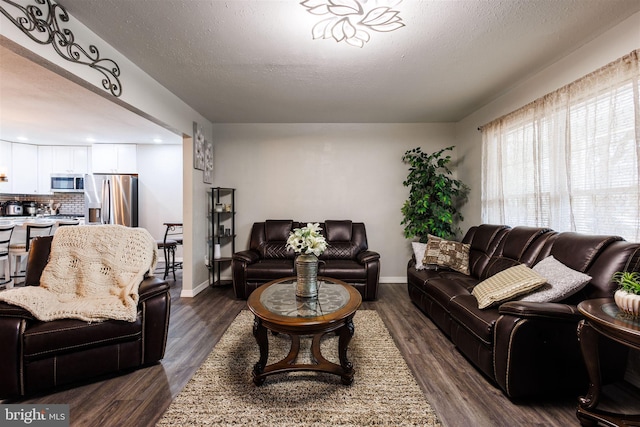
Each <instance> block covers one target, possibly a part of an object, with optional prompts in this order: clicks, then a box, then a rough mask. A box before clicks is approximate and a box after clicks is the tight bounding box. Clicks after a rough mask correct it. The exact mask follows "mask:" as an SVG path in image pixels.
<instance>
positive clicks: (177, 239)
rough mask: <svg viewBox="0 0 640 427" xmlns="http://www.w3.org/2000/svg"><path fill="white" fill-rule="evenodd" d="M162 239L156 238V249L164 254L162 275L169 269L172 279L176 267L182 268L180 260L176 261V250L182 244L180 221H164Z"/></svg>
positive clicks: (165, 275) (167, 273)
mask: <svg viewBox="0 0 640 427" xmlns="http://www.w3.org/2000/svg"><path fill="white" fill-rule="evenodd" d="M164 226H165V227H166V228H165V232H164V239H162V240H157V241H156V243H157V244H158V250H162V252H163V254H164V277H163V279H166V278H167V276H168V275H169V270H171V272H172V273H173V280H176V269H180V268H182V262H176V251H177V249H178V246H181V245H182V240H183V235H182V223H181V222H165V223H164Z"/></svg>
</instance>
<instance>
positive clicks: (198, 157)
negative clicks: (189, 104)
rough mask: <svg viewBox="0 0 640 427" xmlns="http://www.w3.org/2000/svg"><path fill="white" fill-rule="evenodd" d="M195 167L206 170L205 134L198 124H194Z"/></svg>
mask: <svg viewBox="0 0 640 427" xmlns="http://www.w3.org/2000/svg"><path fill="white" fill-rule="evenodd" d="M193 167H194V168H195V169H198V170H204V133H203V132H202V126H200V125H199V124H198V123H196V122H193Z"/></svg>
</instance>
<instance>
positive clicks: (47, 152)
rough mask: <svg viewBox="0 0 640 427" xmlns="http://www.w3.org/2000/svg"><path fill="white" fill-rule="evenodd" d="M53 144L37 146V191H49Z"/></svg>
mask: <svg viewBox="0 0 640 427" xmlns="http://www.w3.org/2000/svg"><path fill="white" fill-rule="evenodd" d="M53 148H54V147H53V146H51V145H39V146H38V193H39V194H52V193H51V174H52V173H53Z"/></svg>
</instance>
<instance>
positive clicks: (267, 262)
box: [232, 220, 380, 300]
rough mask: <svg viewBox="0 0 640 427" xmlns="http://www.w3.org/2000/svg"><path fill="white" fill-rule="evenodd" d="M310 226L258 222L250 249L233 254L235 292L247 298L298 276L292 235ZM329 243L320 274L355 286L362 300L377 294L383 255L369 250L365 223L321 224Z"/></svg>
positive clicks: (373, 297) (323, 256) (283, 222)
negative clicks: (290, 240) (273, 282)
mask: <svg viewBox="0 0 640 427" xmlns="http://www.w3.org/2000/svg"><path fill="white" fill-rule="evenodd" d="M306 224H307V223H301V222H295V221H293V220H267V221H264V222H256V223H254V224H253V227H252V229H251V237H250V242H249V249H248V250H245V251H240V252H236V253H235V254H233V260H232V274H233V289H234V291H235V295H236V297H237V298H243V299H246V298H248V297H249V294H251V292H253V291H254V290H255V289H256V288H257V287H258V286H260V285H263V284H265V283H267V282H269V281H271V280H275V279H279V278H282V277H288V276H295V272H294V260H295V253H294V252H293V251H291V250H287V248H286V243H287V239H288V237H289V233H290V232H291V230H293V229H294V228H300V227H304V226H305V225H306ZM320 227H321V229H322V233H323V235H324V236H325V238H326V240H327V243H328V244H329V246H328V248H327V250H325V251H324V253H323V254H322V255H320V257H319V258H320V260H321V261H322V262H321V263H320V265H319V266H318V270H319V271H318V275H320V276H327V277H332V278H335V279H339V280H342V281H345V282H347V283H349V284H350V285H352V286H354V287H355V288H356V289H357V290H358V291H359V292H360V294H362V298H363V299H365V300H374V299H376V298H377V295H378V279H379V277H380V254H378V253H377V252H373V251H370V250H368V246H367V232H366V228H365V226H364V224H363V223H361V222H351V221H348V220H345V221H333V220H327V221H325V222H323V223H320Z"/></svg>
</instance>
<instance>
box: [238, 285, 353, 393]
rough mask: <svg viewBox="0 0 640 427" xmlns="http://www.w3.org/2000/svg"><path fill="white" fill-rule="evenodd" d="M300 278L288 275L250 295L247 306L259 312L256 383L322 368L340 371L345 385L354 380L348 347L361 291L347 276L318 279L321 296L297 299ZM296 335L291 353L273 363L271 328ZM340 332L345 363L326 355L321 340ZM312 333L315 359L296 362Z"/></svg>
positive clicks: (333, 371)
mask: <svg viewBox="0 0 640 427" xmlns="http://www.w3.org/2000/svg"><path fill="white" fill-rule="evenodd" d="M295 288H296V278H295V277H286V278H283V279H278V280H274V281H272V282H269V283H267V284H265V285H262V286H260V287H259V288H258V289H256V290H255V291H253V292H252V293H251V295H249V299H248V300H247V306H248V307H249V310H251V312H252V313H253V314H254V315H255V320H254V323H253V336H254V337H255V338H256V341H257V342H258V346H259V347H260V360H259V361H258V362H257V363H256V364H255V366H254V367H253V382H254V383H255V384H256V385H261V384H262V383H264V380H265V378H266V377H267V376H269V375H273V374H278V373H284V372H292V371H320V372H328V373H330V374H335V375H339V376H340V377H341V379H342V383H343V384H346V385H349V384H351V383H353V373H354V371H353V365H352V363H351V362H350V361H349V359H348V358H347V347H348V345H349V342H350V341H351V337H353V333H354V326H353V316H354V314H355V313H356V310H357V309H358V307H360V304H361V303H362V297H361V296H360V293H359V292H358V291H357V290H356V289H355V288H354V287H353V286H350V285H348V284H346V283H345V282H343V281H341V280H337V279H331V278H328V277H318V297H317V298H299V297H296V290H295ZM268 330H270V331H272V332H275V333H282V334H287V335H289V336H290V337H291V349H290V350H289V354H287V356H286V357H285V358H284V359H282V360H281V361H279V362H276V363H273V364H271V365H268V366H267V357H268V355H269V341H268V337H267V331H268ZM334 331H335V333H336V334H338V335H339V339H338V357H339V359H340V364H337V363H333V362H330V361H328V360H327V359H325V358H324V357H323V356H322V354H321V353H320V340H321V338H322V336H323V335H324V334H326V333H328V332H334ZM303 335H312V336H313V341H312V343H311V359H312V360H311V363H296V357H297V356H298V352H299V350H300V336H303Z"/></svg>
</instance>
